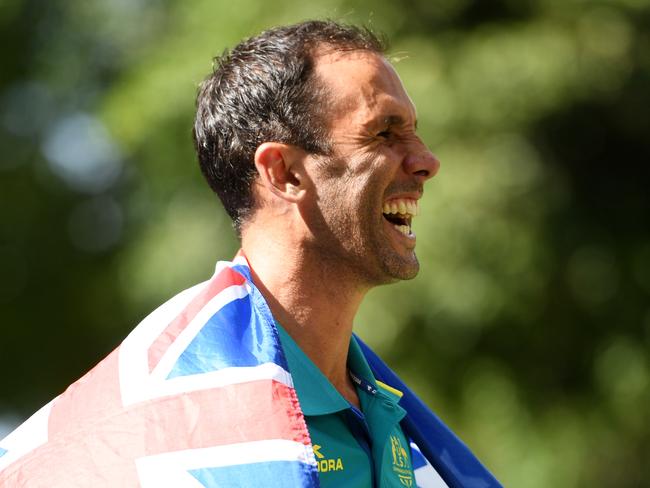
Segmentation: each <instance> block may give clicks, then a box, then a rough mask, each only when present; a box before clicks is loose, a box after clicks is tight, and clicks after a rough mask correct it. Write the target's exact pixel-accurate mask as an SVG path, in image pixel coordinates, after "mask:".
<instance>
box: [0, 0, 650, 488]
mask: <svg viewBox="0 0 650 488" xmlns="http://www.w3.org/2000/svg"><path fill="white" fill-rule="evenodd" d="M314 17H320V18H322V17H330V18H335V19H339V20H343V21H347V22H361V23H364V24H368V25H370V26H371V27H373V28H375V29H378V30H381V31H383V32H385V33H386V34H387V35H388V37H389V38H390V39H391V41H392V45H393V47H392V50H391V57H392V59H393V60H394V61H395V63H396V67H397V69H398V71H399V72H400V74H401V76H402V77H403V80H404V82H405V85H406V86H407V88H408V89H409V91H410V93H411V96H412V98H413V99H414V101H415V104H416V105H417V107H418V111H419V119H420V121H419V122H420V128H421V133H422V135H423V137H424V139H425V140H426V141H427V142H428V143H429V145H430V146H431V147H432V149H433V150H434V152H435V153H436V154H437V155H438V157H439V158H440V160H441V161H442V170H441V172H440V174H439V176H438V177H437V178H436V179H435V180H434V181H433V182H432V183H431V184H430V185H429V188H428V192H427V194H426V195H425V199H424V205H423V215H422V216H420V217H419V218H418V219H417V220H416V223H415V226H416V227H415V230H416V232H417V233H418V235H419V239H418V254H419V256H420V260H421V262H422V272H421V273H420V275H419V276H418V278H416V279H415V280H413V281H410V282H405V283H401V284H399V285H395V286H390V287H385V288H380V289H377V290H375V291H373V292H372V293H371V295H370V297H369V299H368V300H367V301H366V303H365V304H364V306H363V308H362V311H361V314H360V316H359V318H358V324H357V327H358V332H359V333H360V334H361V335H362V337H364V338H365V339H366V340H367V341H368V342H370V343H371V344H373V345H374V346H375V347H376V348H377V349H379V350H380V352H381V353H382V354H383V355H384V357H385V358H387V359H388V361H389V363H390V364H391V365H392V366H394V367H395V369H397V370H398V371H399V372H400V373H402V374H403V375H404V376H405V377H406V379H407V380H408V381H409V382H410V383H411V384H413V385H414V387H415V389H416V390H417V391H418V392H419V393H420V394H421V395H422V396H423V398H424V399H425V400H426V401H427V402H428V403H429V404H430V405H431V406H432V407H433V408H434V409H435V410H436V411H437V412H438V413H439V414H440V415H441V416H442V417H443V418H444V419H445V420H446V421H447V422H448V423H449V424H450V425H451V426H452V427H453V428H454V429H455V430H456V431H457V432H458V433H459V434H460V435H461V437H462V438H463V439H464V440H465V441H466V442H467V443H468V444H469V445H470V446H471V447H472V448H473V449H474V450H475V451H476V452H477V454H478V455H479V457H480V458H481V459H483V460H484V462H485V463H486V464H487V465H488V466H489V467H490V469H491V470H493V472H494V473H495V474H496V475H497V477H499V478H500V479H501V480H502V481H503V482H504V483H505V485H506V486H516V487H526V488H534V487H540V488H541V487H549V486H553V487H583V486H585V487H586V486H589V487H592V486H603V487H640V486H650V468H649V466H650V463H648V453H650V354H649V352H648V351H649V346H650V300H649V297H650V239H649V237H650V165H649V163H650V158H649V156H650V138H649V137H648V136H649V135H650V117H648V107H650V28H649V27H650V2H649V1H648V0H593V1H584V0H583V1H579V0H565V1H558V0H529V1H516V0H493V1H490V2H487V1H481V0H438V1H435V2H433V1H430V0H402V1H399V2H391V1H384V2H376V1H370V0H361V1H354V2H352V1H348V0H322V1H320V2H319V3H318V4H315V3H310V4H306V3H304V2H298V1H296V0H278V1H276V2H263V1H261V0H241V1H240V2H237V3H235V2H226V1H223V0H220V1H214V0H210V1H208V0H85V1H64V0H47V1H46V0H3V2H1V3H0V51H1V52H2V60H3V62H2V69H1V70H0V147H1V155H0V178H1V180H0V181H1V185H2V186H1V188H2V190H1V191H0V222H1V224H0V306H1V307H2V308H1V310H2V342H1V343H0V368H1V370H2V371H3V373H4V374H3V375H2V380H1V383H0V385H1V387H0V391H1V392H2V394H1V395H0V420H1V421H2V422H0V423H1V424H2V427H3V428H4V429H5V430H6V429H7V428H9V427H11V426H13V425H15V424H16V423H17V422H18V421H19V420H21V419H22V418H24V417H26V416H27V415H28V414H29V413H30V412H31V411H33V410H35V409H36V408H37V407H38V406H40V405H41V404H43V403H45V402H46V401H48V400H49V399H50V398H51V397H52V396H54V395H56V394H57V393H59V392H60V391H61V390H62V389H63V388H65V386H66V385H67V384H69V383H70V382H72V381H74V380H75V379H76V378H78V377H79V376H80V375H81V374H83V373H84V372H85V371H86V370H87V369H89V368H90V367H91V366H92V365H93V364H94V363H96V362H97V361H98V360H99V359H100V358H101V357H102V356H103V355H104V354H106V353H107V352H108V351H110V350H111V349H112V348H114V347H115V346H116V345H117V344H118V343H119V341H120V340H121V338H122V337H123V336H124V335H125V334H127V333H128V331H129V330H130V329H131V328H132V327H133V326H134V325H135V324H136V323H137V322H138V321H139V320H140V319H141V318H142V317H144V316H145V315H146V314H147V313H148V312H149V311H150V310H151V309H153V308H154V307H155V306H156V305H157V304H159V303H161V302H162V301H164V300H165V299H166V298H168V297H169V296H171V295H172V294H174V293H175V292H176V291H178V290H180V289H183V288H185V287H187V286H189V285H191V284H194V283H196V282H198V281H201V280H204V279H207V278H208V277H209V276H210V274H211V271H212V266H213V264H214V262H215V261H216V260H217V259H223V258H229V257H230V256H232V254H233V253H234V252H235V250H236V248H237V243H236V240H235V238H234V236H233V233H232V230H231V228H230V224H229V222H228V219H227V218H226V216H225V215H224V213H223V211H222V210H221V209H220V207H219V205H218V203H217V201H216V198H215V197H214V196H213V195H212V194H211V192H210V191H209V189H208V187H207V185H206V184H204V183H203V181H202V179H201V177H200V174H199V171H198V167H197V164H196V161H195V157H194V154H193V149H192V144H191V138H190V130H191V129H190V128H191V122H192V118H193V107H194V96H195V92H196V87H197V85H198V83H199V82H200V80H201V79H202V78H203V77H204V76H205V75H206V74H207V73H208V72H209V70H210V67H211V59H212V57H213V56H215V55H218V54H220V53H221V52H222V50H223V49H224V48H225V47H226V46H232V45H233V44H234V43H236V42H237V41H238V40H239V39H241V38H242V37H245V36H248V35H253V34H255V33H257V32H259V31H260V30H262V29H264V28H266V27H269V26H272V25H277V24H281V23H288V22H294V21H298V20H302V19H305V18H314Z"/></svg>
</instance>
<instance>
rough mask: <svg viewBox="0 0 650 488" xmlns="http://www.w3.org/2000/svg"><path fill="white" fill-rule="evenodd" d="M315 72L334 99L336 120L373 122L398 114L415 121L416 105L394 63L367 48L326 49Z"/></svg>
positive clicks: (405, 119) (361, 122) (411, 121)
mask: <svg viewBox="0 0 650 488" xmlns="http://www.w3.org/2000/svg"><path fill="white" fill-rule="evenodd" d="M315 72H316V75H317V76H318V77H319V79H320V80H321V82H322V83H323V84H324V86H325V88H326V89H327V91H328V93H329V95H330V97H329V98H330V100H332V101H333V107H332V108H333V114H332V117H333V120H332V121H333V122H337V121H340V119H345V120H346V121H350V122H354V123H359V124H369V123H372V122H373V121H374V120H375V119H377V118H380V119H381V118H390V117H397V118H399V119H401V120H404V121H405V122H407V123H409V122H410V123H415V118H416V114H415V107H414V105H413V103H412V102H411V99H410V98H409V96H408V94H407V93H406V90H405V89H404V86H403V85H402V81H401V80H400V78H399V76H398V75H397V72H396V71H395V69H394V68H393V67H392V66H391V64H390V63H389V62H388V61H387V60H386V59H385V58H384V57H383V56H380V55H378V54H375V53H372V52H367V51H352V52H324V53H322V54H320V55H317V56H316V63H315Z"/></svg>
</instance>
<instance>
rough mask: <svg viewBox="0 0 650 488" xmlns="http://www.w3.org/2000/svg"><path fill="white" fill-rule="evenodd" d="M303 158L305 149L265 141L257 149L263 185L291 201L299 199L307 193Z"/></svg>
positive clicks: (258, 167)
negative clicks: (303, 172)
mask: <svg viewBox="0 0 650 488" xmlns="http://www.w3.org/2000/svg"><path fill="white" fill-rule="evenodd" d="M303 160H304V151H302V150H301V149H299V148H297V147H295V146H291V145H289V144H282V143H279V142H264V143H263V144H260V146H259V147H258V148H257V150H256V151H255V167H256V168H257V172H258V173H259V175H260V183H261V184H262V186H263V187H265V188H266V189H268V190H269V191H270V192H272V193H273V194H275V195H276V196H278V197H280V198H283V199H285V200H289V201H291V202H297V201H299V200H300V199H301V198H302V197H303V195H304V193H305V188H304V181H305V180H306V179H305V178H304V177H303V176H304V175H303V174H302V170H303Z"/></svg>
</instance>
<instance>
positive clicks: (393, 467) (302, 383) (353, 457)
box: [277, 324, 415, 488]
mask: <svg viewBox="0 0 650 488" xmlns="http://www.w3.org/2000/svg"><path fill="white" fill-rule="evenodd" d="M277 325H278V331H279V333H280V341H281V343H282V347H283V349H284V352H285V354H286V357H287V362H288V364H289V370H290V372H291V375H292V376H293V382H294V387H295V389H296V393H297V394H298V400H299V401H300V406H301V408H302V411H303V413H304V414H305V419H306V421H307V428H308V430H309V435H310V436H311V441H312V444H313V446H314V454H315V456H316V462H317V463H318V475H319V478H320V483H321V486H322V487H323V488H328V487H337V488H353V487H354V488H368V487H381V488H390V487H401V488H403V487H405V486H406V487H410V486H415V477H414V475H413V468H412V464H411V452H410V448H409V445H408V442H407V440H406V438H405V436H404V433H403V432H402V428H401V427H400V424H399V422H400V420H402V418H403V417H404V415H405V413H406V412H405V411H404V409H402V407H400V406H399V405H398V403H397V402H398V401H399V399H400V397H401V392H399V391H397V390H395V389H393V388H391V387H390V386H388V385H385V384H383V383H381V382H379V381H377V380H375V377H374V376H373V374H372V372H371V371H370V367H369V366H368V363H367V361H366V359H365V358H364V356H363V354H362V353H361V350H360V348H359V345H358V344H357V342H356V340H355V338H354V337H352V339H351V340H350V348H349V352H348V368H349V370H350V376H351V378H352V380H353V381H354V383H355V384H356V386H357V393H358V395H359V401H360V403H361V410H359V409H357V408H356V407H354V406H353V405H352V404H350V403H349V402H348V401H347V400H346V399H345V398H343V396H342V395H341V394H340V393H339V392H338V391H337V390H336V389H335V388H334V386H333V385H332V384H331V383H330V382H329V380H328V379H327V378H326V377H325V376H324V375H323V373H321V371H320V370H319V369H318V367H316V365H315V364H314V363H313V362H312V361H311V360H310V359H309V358H308V357H307V355H305V353H304V352H303V351H302V350H301V349H300V347H299V346H298V345H297V344H296V342H295V341H294V340H293V339H292V338H291V336H289V334H288V333H287V332H286V331H285V330H284V329H283V328H282V326H280V325H279V324H277Z"/></svg>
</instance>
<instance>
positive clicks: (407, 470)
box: [390, 435, 413, 487]
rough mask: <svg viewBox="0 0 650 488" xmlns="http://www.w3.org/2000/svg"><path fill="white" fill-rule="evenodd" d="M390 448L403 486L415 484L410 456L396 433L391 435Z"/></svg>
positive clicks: (394, 467) (396, 471) (395, 470)
mask: <svg viewBox="0 0 650 488" xmlns="http://www.w3.org/2000/svg"><path fill="white" fill-rule="evenodd" d="M390 449H391V453H392V455H393V471H394V472H395V474H396V475H397V477H398V478H399V482H400V483H401V484H402V485H403V486H409V487H410V486H413V471H412V470H411V463H410V461H409V456H408V454H407V452H406V449H404V446H402V441H401V439H400V438H399V437H397V436H395V435H391V436H390Z"/></svg>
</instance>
